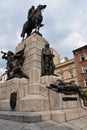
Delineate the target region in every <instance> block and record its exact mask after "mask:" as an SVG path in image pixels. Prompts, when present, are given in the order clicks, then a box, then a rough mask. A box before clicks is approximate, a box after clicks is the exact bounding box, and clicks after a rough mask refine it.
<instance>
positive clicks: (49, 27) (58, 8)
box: [0, 0, 87, 68]
mask: <svg viewBox="0 0 87 130" xmlns="http://www.w3.org/2000/svg"><path fill="white" fill-rule="evenodd" d="M39 4H46V5H47V8H46V9H45V10H44V12H43V24H44V27H42V28H41V29H40V32H41V33H42V34H43V37H44V38H45V39H46V40H47V41H48V42H49V43H50V44H51V46H52V47H54V48H55V49H56V51H57V52H58V53H60V55H62V56H68V57H69V58H73V53H72V50H73V49H75V48H78V47H79V46H83V45H85V44H87V36H86V35H87V22H86V21H87V1H86V0H84V1H82V0H76V1H74V0H53V1H49V0H44V1H43V0H38V1H35V0H32V1H21V0H15V1H14V0H7V1H6V0H3V1H1V2H0V51H1V50H6V51H7V50H12V51H14V50H15V47H16V46H17V44H18V43H19V42H21V37H20V34H21V31H22V26H23V24H24V22H25V21H26V20H27V12H28V9H29V8H30V7H31V6H32V5H35V7H37V5H39ZM0 57H1V54H0ZM5 64H6V62H5V61H2V60H1V58H0V67H1V68H2V67H5Z"/></svg>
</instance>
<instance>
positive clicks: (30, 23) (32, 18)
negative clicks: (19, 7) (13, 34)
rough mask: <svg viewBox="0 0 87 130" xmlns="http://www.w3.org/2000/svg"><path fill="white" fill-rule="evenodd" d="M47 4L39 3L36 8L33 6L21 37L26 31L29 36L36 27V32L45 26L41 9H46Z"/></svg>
mask: <svg viewBox="0 0 87 130" xmlns="http://www.w3.org/2000/svg"><path fill="white" fill-rule="evenodd" d="M45 8H46V5H38V6H37V8H36V9H35V7H34V6H32V7H31V8H30V9H29V11H28V17H27V18H28V20H27V21H26V22H25V23H24V25H23V30H22V33H21V37H23V40H24V36H25V33H26V34H27V37H28V36H29V35H30V34H31V32H32V30H33V29H35V31H36V32H39V28H40V27H42V26H43V24H41V22H42V20H43V16H42V12H41V10H43V9H45Z"/></svg>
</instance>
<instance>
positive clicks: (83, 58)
mask: <svg viewBox="0 0 87 130" xmlns="http://www.w3.org/2000/svg"><path fill="white" fill-rule="evenodd" d="M85 60H87V54H86V53H85V54H84V55H81V56H80V61H85Z"/></svg>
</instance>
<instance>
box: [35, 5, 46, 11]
mask: <svg viewBox="0 0 87 130" xmlns="http://www.w3.org/2000/svg"><path fill="white" fill-rule="evenodd" d="M46 6H47V5H38V6H37V8H39V9H40V10H42V9H45V8H46Z"/></svg>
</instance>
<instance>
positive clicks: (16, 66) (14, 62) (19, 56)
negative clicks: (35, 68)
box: [1, 46, 28, 80]
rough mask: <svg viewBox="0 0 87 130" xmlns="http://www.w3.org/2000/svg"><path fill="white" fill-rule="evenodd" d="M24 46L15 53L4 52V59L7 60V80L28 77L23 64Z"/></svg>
mask: <svg viewBox="0 0 87 130" xmlns="http://www.w3.org/2000/svg"><path fill="white" fill-rule="evenodd" d="M24 49H25V46H24V48H23V49H22V50H21V51H19V52H17V53H16V54H14V53H13V52H12V51H8V52H7V53H5V52H1V53H3V56H2V59H5V60H7V67H6V69H7V71H6V73H7V80H9V79H12V78H15V77H18V78H23V77H24V78H28V77H27V76H26V75H25V74H24V73H23V71H22V65H23V62H24V59H25V57H24Z"/></svg>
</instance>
